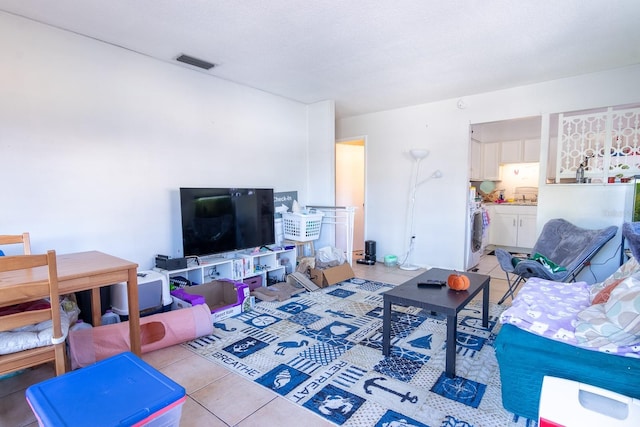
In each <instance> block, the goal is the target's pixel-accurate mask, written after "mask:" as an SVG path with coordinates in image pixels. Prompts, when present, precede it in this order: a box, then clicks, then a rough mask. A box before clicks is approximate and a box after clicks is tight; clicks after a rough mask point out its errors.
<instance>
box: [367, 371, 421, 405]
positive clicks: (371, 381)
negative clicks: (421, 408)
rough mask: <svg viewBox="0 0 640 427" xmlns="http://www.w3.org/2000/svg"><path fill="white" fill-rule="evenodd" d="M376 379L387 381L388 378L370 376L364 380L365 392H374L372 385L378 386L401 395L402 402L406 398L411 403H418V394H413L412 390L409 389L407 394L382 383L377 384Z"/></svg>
mask: <svg viewBox="0 0 640 427" xmlns="http://www.w3.org/2000/svg"><path fill="white" fill-rule="evenodd" d="M376 380H381V381H386V380H387V379H386V378H384V377H376V378H370V379H368V380H366V381H365V382H364V386H363V387H362V388H363V389H364V392H365V393H367V394H373V392H372V391H371V387H377V388H379V389H380V390H384V391H386V392H387V393H391V394H395V395H396V396H398V397H400V402H404V401H405V400H408V401H409V402H411V403H416V402H417V401H418V396H411V392H409V391H408V392H406V393H405V394H402V393H400V392H398V391H395V390H392V389H390V388H388V387H385V386H382V385H380V384H376Z"/></svg>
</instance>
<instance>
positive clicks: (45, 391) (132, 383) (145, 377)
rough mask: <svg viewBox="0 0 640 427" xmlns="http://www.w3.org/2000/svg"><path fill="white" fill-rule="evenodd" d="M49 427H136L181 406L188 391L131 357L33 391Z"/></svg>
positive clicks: (120, 357)
mask: <svg viewBox="0 0 640 427" xmlns="http://www.w3.org/2000/svg"><path fill="white" fill-rule="evenodd" d="M26 395H27V400H28V401H29V404H30V405H31V407H32V408H33V411H34V412H35V413H36V416H37V417H38V419H39V420H40V422H41V423H42V425H44V426H56V427H57V426H74V427H75V426H92V427H98V426H105V427H107V426H108V427H114V426H131V425H134V424H135V423H137V422H140V421H142V420H144V419H145V418H147V417H149V416H150V415H152V414H154V413H156V412H158V411H161V410H162V409H163V408H166V407H167V406H169V405H171V404H172V403H175V402H177V401H178V400H180V399H181V398H183V397H184V396H185V389H184V387H182V386H181V385H179V384H178V383H176V382H175V381H173V380H171V379H170V378H169V377H167V376H165V375H164V374H162V373H160V372H159V371H158V370H156V369H155V368H154V367H152V366H151V365H149V364H148V363H146V362H145V361H143V360H142V359H140V358H139V357H137V356H136V355H134V354H133V353H131V352H124V353H121V354H119V355H116V356H113V357H110V358H108V359H105V360H102V361H100V362H97V363H95V364H93V365H90V366H87V367H85V368H82V369H78V370H76V371H72V372H68V373H66V374H64V375H61V376H59V377H56V378H51V379H49V380H46V381H43V382H41V383H38V384H34V385H32V386H31V387H29V388H27V391H26Z"/></svg>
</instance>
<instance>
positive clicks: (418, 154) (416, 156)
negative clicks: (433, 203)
mask: <svg viewBox="0 0 640 427" xmlns="http://www.w3.org/2000/svg"><path fill="white" fill-rule="evenodd" d="M409 153H410V154H411V157H412V158H413V161H414V169H415V175H414V176H413V177H412V178H413V179H412V182H411V191H410V193H409V209H408V212H409V217H408V218H409V249H408V250H407V255H406V257H405V261H404V262H403V263H402V264H400V268H401V269H402V270H417V269H418V268H420V267H418V266H417V265H415V264H412V259H411V258H412V255H413V242H414V240H415V238H416V236H415V233H414V232H413V223H414V216H415V215H414V208H415V205H416V190H417V189H418V187H420V186H421V185H422V184H424V183H425V182H427V181H429V180H431V179H433V178H436V179H437V178H442V172H441V171H440V170H439V169H438V170H436V171H435V172H433V173H432V174H431V175H430V176H428V177H427V178H425V179H423V180H422V181H420V182H418V178H419V176H420V162H421V161H422V159H424V158H425V157H427V156H428V155H429V151H427V150H416V149H414V150H410V151H409Z"/></svg>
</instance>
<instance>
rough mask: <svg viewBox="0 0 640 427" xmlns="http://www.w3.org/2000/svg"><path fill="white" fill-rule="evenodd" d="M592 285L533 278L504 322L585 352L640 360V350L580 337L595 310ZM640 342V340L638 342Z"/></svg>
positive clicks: (625, 345) (506, 311) (510, 309)
mask: <svg viewBox="0 0 640 427" xmlns="http://www.w3.org/2000/svg"><path fill="white" fill-rule="evenodd" d="M590 287H591V286H590V285H588V284H587V283H586V282H575V283H564V282H552V281H548V280H543V279H539V278H530V279H529V280H527V283H526V284H525V285H524V286H523V287H522V288H521V289H520V291H519V292H518V296H517V297H516V298H515V299H514V300H513V303H512V305H511V307H510V308H508V309H507V310H505V311H504V312H503V313H502V315H501V316H500V321H501V322H502V323H503V324H505V323H507V324H511V325H514V326H517V327H519V328H520V329H523V330H525V331H528V332H531V333H534V334H537V335H541V336H543V337H547V338H550V339H553V340H556V341H561V342H565V343H567V344H571V345H576V346H579V347H582V348H586V349H590V350H596V351H603V352H606V353H612V354H619V355H624V356H631V357H640V347H638V346H637V345H630V342H629V341H628V340H627V342H626V343H616V342H612V341H611V340H607V339H604V340H600V341H599V343H598V345H596V346H594V345H593V344H594V342H595V341H594V340H590V341H585V340H584V339H579V338H580V337H577V336H576V327H579V326H580V325H581V323H583V322H584V320H581V319H580V315H581V313H583V311H584V312H588V311H589V310H592V309H591V307H592V305H591V300H590V294H589V291H590ZM638 342H640V338H639V340H638Z"/></svg>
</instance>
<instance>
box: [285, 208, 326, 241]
mask: <svg viewBox="0 0 640 427" xmlns="http://www.w3.org/2000/svg"><path fill="white" fill-rule="evenodd" d="M323 216H324V214H323V213H322V212H319V213H314V214H300V213H290V212H284V213H283V214H282V224H283V228H284V238H285V239H288V240H295V241H298V242H309V241H311V240H316V239H318V238H319V237H320V228H321V227H322V217H323Z"/></svg>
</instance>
